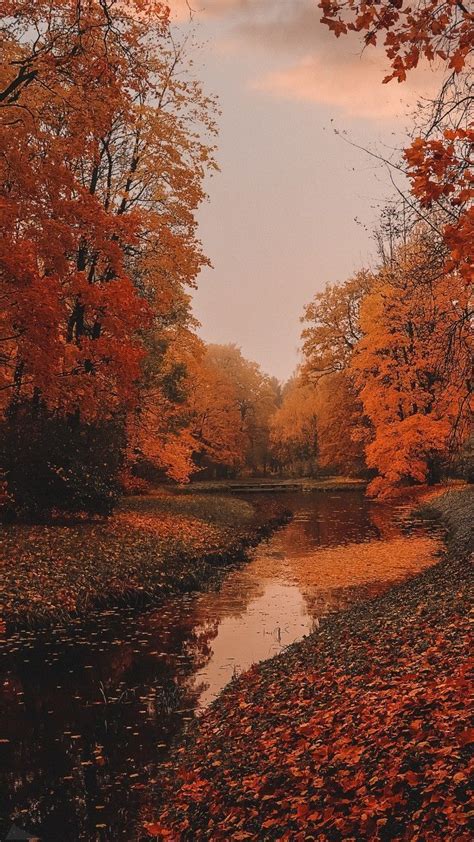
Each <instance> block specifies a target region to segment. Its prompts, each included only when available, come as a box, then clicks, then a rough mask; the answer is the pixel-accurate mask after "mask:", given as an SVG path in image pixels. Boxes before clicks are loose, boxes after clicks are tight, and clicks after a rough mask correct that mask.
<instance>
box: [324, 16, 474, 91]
mask: <svg viewBox="0 0 474 842" xmlns="http://www.w3.org/2000/svg"><path fill="white" fill-rule="evenodd" d="M319 7H320V9H322V11H323V17H322V18H321V22H322V23H324V24H325V25H326V26H328V27H329V29H331V30H332V31H333V32H334V33H335V35H336V36H339V35H341V34H345V33H346V32H349V31H356V32H364V33H366V34H365V36H364V41H365V43H366V44H375V43H376V41H377V35H381V36H382V37H383V39H384V47H385V51H386V53H387V56H388V58H389V59H390V61H391V64H392V68H393V72H392V74H391V75H390V76H388V77H387V78H386V80H384V81H389V80H390V79H392V78H396V79H398V80H399V81H403V80H404V79H405V77H406V72H407V71H409V70H411V69H412V68H415V67H417V66H418V63H419V61H420V59H421V57H422V56H423V57H425V58H426V59H428V61H433V59H434V58H435V56H437V57H439V58H441V59H442V60H443V61H445V62H448V59H449V62H448V65H449V67H450V68H452V69H453V70H454V71H455V72H456V73H460V72H461V71H462V70H463V68H464V66H465V64H466V61H467V57H468V54H469V49H470V47H472V13H471V12H470V10H469V8H468V6H464V5H463V4H462V3H459V2H457V0H448V2H446V3H439V2H438V0H427V2H415V3H408V2H406V0H395V2H394V0H382V2H380V3H377V4H374V3H370V2H366V0H362V2H361V0H347V2H346V0H344V2H342V0H335V2H333V0H320V2H319Z"/></svg>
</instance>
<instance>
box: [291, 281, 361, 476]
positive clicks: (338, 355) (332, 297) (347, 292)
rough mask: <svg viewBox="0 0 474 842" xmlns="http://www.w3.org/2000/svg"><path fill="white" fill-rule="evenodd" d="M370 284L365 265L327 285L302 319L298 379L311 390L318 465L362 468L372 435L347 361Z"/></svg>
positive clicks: (358, 336)
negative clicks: (359, 270) (313, 396)
mask: <svg viewBox="0 0 474 842" xmlns="http://www.w3.org/2000/svg"><path fill="white" fill-rule="evenodd" d="M371 284H372V276H371V274H370V273H369V272H368V271H365V270H364V271H361V272H358V273H356V274H355V275H354V276H353V277H352V278H350V279H349V280H348V281H346V283H344V284H333V285H331V284H327V285H326V288H325V289H324V291H323V292H319V293H317V294H316V295H315V296H314V298H313V301H312V302H311V303H310V304H309V305H308V306H307V307H306V309H305V312H304V316H303V319H302V321H303V323H304V328H303V332H302V339H303V344H302V352H303V365H302V378H303V381H305V382H306V383H309V384H312V387H313V389H314V394H315V402H316V403H315V405H316V415H317V423H318V446H319V466H320V467H321V468H324V469H332V470H335V471H338V472H344V473H359V472H360V471H361V470H363V468H364V455H363V454H364V443H365V442H366V441H367V440H368V438H369V437H370V424H369V422H368V419H367V418H366V417H365V416H364V413H363V409H362V405H361V404H360V402H359V401H358V396H357V391H356V389H355V386H354V378H353V374H352V371H351V368H350V363H351V359H352V355H353V353H354V349H355V348H356V346H357V343H358V342H359V341H360V339H361V337H362V330H361V326H360V307H361V303H362V301H363V300H364V298H365V296H366V295H367V293H368V291H369V289H370V288H371Z"/></svg>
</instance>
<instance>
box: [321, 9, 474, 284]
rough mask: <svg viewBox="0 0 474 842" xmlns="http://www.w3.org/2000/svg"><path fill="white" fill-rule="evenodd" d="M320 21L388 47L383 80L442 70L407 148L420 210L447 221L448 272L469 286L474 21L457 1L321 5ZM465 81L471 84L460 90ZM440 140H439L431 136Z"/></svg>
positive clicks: (473, 232)
mask: <svg viewBox="0 0 474 842" xmlns="http://www.w3.org/2000/svg"><path fill="white" fill-rule="evenodd" d="M319 7H320V8H321V9H322V11H323V18H322V22H323V23H325V24H326V25H327V26H329V28H330V29H331V30H333V32H334V33H335V35H336V36H337V37H339V36H340V35H341V34H346V33H347V32H348V31H351V30H352V31H355V32H362V33H365V35H364V42H365V44H366V45H375V44H377V41H378V38H379V36H383V39H384V40H383V45H384V49H385V52H386V55H387V57H388V59H389V60H390V63H391V67H392V72H391V74H390V75H388V76H386V77H385V79H384V80H383V81H384V82H388V81H390V80H391V79H397V80H398V81H399V82H403V81H404V80H405V79H406V76H407V73H408V72H410V71H412V70H413V69H414V68H416V67H417V66H418V63H419V62H420V60H421V59H422V58H424V59H427V60H428V61H429V62H434V61H435V60H436V62H437V63H438V64H440V63H441V64H444V67H445V70H446V78H445V80H444V84H443V86H442V89H441V91H440V93H439V96H438V98H437V100H436V101H435V102H434V103H433V105H434V109H433V114H432V115H431V117H430V121H429V125H428V126H427V129H426V130H425V132H424V133H423V136H422V137H416V138H415V139H414V140H413V142H412V143H411V145H410V146H408V148H407V149H405V152H404V156H405V160H406V164H407V175H408V177H409V179H410V181H411V190H412V193H413V195H414V196H415V198H416V200H417V201H418V202H419V203H420V206H421V207H422V208H434V210H436V211H437V212H438V213H440V214H441V217H442V218H443V219H444V223H443V237H444V241H445V244H446V246H447V250H448V252H449V257H448V260H447V266H446V270H447V271H453V270H454V269H457V271H458V272H460V274H461V275H462V276H463V277H464V279H465V282H466V283H472V280H473V274H472V240H473V236H474V210H473V207H472V199H473V192H474V191H473V172H472V147H473V141H474V134H473V131H472V95H471V91H470V83H469V58H470V56H471V54H472V47H473V44H474V14H473V12H472V9H470V8H469V5H468V4H467V5H466V4H464V3H463V2H460V0H446V2H443V3H440V2H438V0H423V2H421V0H417V2H415V3H407V2H405V0H397V2H393V0H378V2H367V0H363V2H359V0H320V2H319ZM463 75H464V76H466V79H467V84H466V87H465V88H464V89H463V87H462V82H463ZM433 134H434V135H435V136H434V137H433V136H432V135H433Z"/></svg>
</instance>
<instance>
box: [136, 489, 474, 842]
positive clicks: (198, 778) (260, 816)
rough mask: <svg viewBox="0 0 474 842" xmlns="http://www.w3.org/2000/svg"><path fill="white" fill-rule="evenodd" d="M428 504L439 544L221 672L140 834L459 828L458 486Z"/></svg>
mask: <svg viewBox="0 0 474 842" xmlns="http://www.w3.org/2000/svg"><path fill="white" fill-rule="evenodd" d="M428 509H429V510H428ZM428 509H427V507H424V512H425V514H426V515H430V516H433V515H436V517H438V518H440V519H442V520H443V522H444V523H445V524H446V526H447V529H448V549H449V552H448V554H447V555H446V557H445V558H444V559H443V560H442V561H441V562H440V563H438V564H436V565H434V566H433V567H431V568H428V569H426V570H425V571H423V572H422V573H421V574H419V575H418V576H416V577H414V578H412V579H410V580H408V581H406V582H404V583H403V584H401V585H398V586H396V587H394V588H392V589H391V590H390V591H389V592H388V593H387V594H385V595H384V596H382V597H379V598H377V599H375V600H372V601H369V602H365V603H362V604H359V605H357V606H355V607H353V608H351V609H350V610H348V611H345V612H342V613H340V614H336V615H333V616H331V617H330V618H329V619H328V620H327V621H325V622H324V623H323V624H322V625H321V627H320V628H319V629H318V630H317V631H316V632H315V633H314V634H312V635H310V636H309V637H308V638H306V639H304V640H303V641H302V642H301V643H298V644H295V645H293V646H291V647H289V648H288V649H287V650H286V651H285V652H284V653H283V654H281V655H279V656H277V657H276V658H274V659H272V660H270V661H266V662H263V663H261V664H259V665H257V666H255V667H253V668H252V669H251V670H250V671H249V672H247V673H246V674H245V675H243V676H242V677H241V678H240V679H238V680H237V681H235V682H233V683H232V684H231V685H229V686H228V688H227V689H226V690H225V691H224V692H223V693H222V695H221V696H220V697H219V699H218V700H217V701H216V703H215V704H214V705H213V706H212V707H211V708H210V710H209V711H208V713H207V714H206V715H205V716H204V717H203V719H202V720H201V725H200V729H199V732H198V734H197V736H196V737H195V738H194V739H193V741H192V742H190V743H189V744H188V745H187V746H186V748H185V749H184V748H181V749H179V750H178V752H177V754H176V755H175V757H174V759H173V761H172V763H171V765H170V768H169V770H168V783H167V785H166V781H165V799H164V800H162V802H161V803H162V804H163V805H164V806H162V808H161V814H159V815H156V814H155V815H153V816H150V817H149V821H148V822H147V823H145V825H144V827H145V835H148V838H149V837H150V836H155V837H157V838H161V839H173V840H199V839H209V840H211V839H212V840H228V839H233V840H234V839H235V840H246V839H248V840H252V839H253V840H293V839H296V840H306V839H317V840H334V842H339V841H340V842H342V840H356V839H366V840H372V839H373V840H382V842H384V841H385V840H387V841H388V840H415V839H417V840H423V842H438V840H439V839H449V840H450V842H454V840H456V842H464V840H466V842H467V840H468V839H470V838H471V837H470V834H469V832H468V830H467V821H468V809H469V797H468V791H467V782H468V779H469V774H470V771H472V768H471V769H470V764H471V767H472V761H471V759H470V758H471V751H470V749H469V744H470V743H471V742H472V739H473V736H474V735H473V730H472V728H470V710H469V698H468V675H467V668H468V665H467V653H468V651H469V646H468V642H469V623H468V613H469V609H470V608H471V607H472V577H470V574H471V572H472V570H471V568H470V559H469V551H470V550H472V548H473V531H472V530H473V527H472V520H473V519H472V512H473V510H474V491H473V489H472V488H469V489H464V490H461V491H450V492H448V493H447V494H445V495H443V496H441V497H439V498H436V499H433V500H431V501H430V503H429V507H428ZM162 784H163V782H160V786H161V785H162ZM161 797H162V796H161ZM158 798H160V794H159V793H157V799H158Z"/></svg>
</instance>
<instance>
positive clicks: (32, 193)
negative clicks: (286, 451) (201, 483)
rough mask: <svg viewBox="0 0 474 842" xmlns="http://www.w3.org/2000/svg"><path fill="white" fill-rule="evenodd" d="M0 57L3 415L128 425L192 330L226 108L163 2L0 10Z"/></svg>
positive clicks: (175, 450)
mask: <svg viewBox="0 0 474 842" xmlns="http://www.w3.org/2000/svg"><path fill="white" fill-rule="evenodd" d="M0 48H1V49H2V56H5V57H6V60H5V61H3V62H2V67H1V68H0V150H1V155H0V181H1V184H2V188H1V194H0V223H1V226H2V232H3V237H2V241H1V243H0V296H1V300H2V315H1V317H0V337H1V339H0V343H1V344H0V396H1V401H2V405H1V407H0V408H1V409H2V410H3V411H5V410H7V409H8V407H9V406H10V405H11V404H12V403H13V402H18V401H20V400H25V399H26V400H29V399H31V398H32V397H34V398H35V399H37V400H38V399H39V400H41V402H42V403H43V404H44V405H45V406H47V407H48V408H49V409H51V410H55V411H58V412H60V413H70V412H80V415H81V417H82V418H83V419H84V420H86V421H87V420H92V419H95V418H97V417H101V416H104V415H111V414H114V415H115V416H116V417H120V416H121V415H123V413H124V411H126V412H132V411H134V410H135V409H136V407H137V406H138V405H139V403H140V400H141V396H140V390H139V388H138V387H139V384H141V387H142V388H143V366H144V361H145V358H146V356H147V353H148V351H149V343H150V341H152V340H149V339H148V337H149V335H150V333H151V335H152V336H153V337H156V336H157V335H158V336H159V341H160V342H161V343H162V344H163V345H164V346H168V345H169V344H170V342H172V341H173V336H172V330H171V328H170V326H172V325H173V324H176V323H178V324H181V325H186V324H187V323H189V299H188V298H187V296H186V294H185V293H184V287H185V286H186V285H194V282H195V278H196V276H197V274H198V272H199V269H200V268H201V266H202V265H203V263H205V262H206V258H205V257H204V256H203V254H202V250H201V246H200V243H199V241H198V240H197V237H196V220H195V210H196V208H197V206H198V205H199V203H200V202H201V200H202V199H203V197H204V192H203V187H202V182H203V178H204V174H205V171H206V170H207V169H208V168H212V167H214V163H213V160H212V147H211V146H209V144H208V142H207V141H203V140H202V139H201V134H202V135H203V136H204V135H205V134H206V133H208V132H212V131H213V125H212V120H211V117H210V114H211V112H212V108H213V104H212V103H211V101H210V100H209V99H207V98H206V97H205V96H204V95H203V93H202V91H201V88H200V86H199V84H198V83H197V82H194V81H189V82H188V81H186V77H185V74H183V70H185V63H186V58H185V55H184V53H183V51H182V50H181V49H180V48H179V46H177V45H176V44H175V43H174V42H173V40H172V39H171V38H170V36H169V31H168V9H167V7H166V5H164V4H162V3H160V2H156V0H131V2H129V3H126V4H123V3H115V2H111V0H103V1H102V2H98V0H91V2H89V3H87V4H78V3H77V2H76V0H54V2H53V0H38V2H35V3H33V4H32V3H26V2H18V3H11V2H10V0H0ZM146 386H147V388H148V386H149V383H147V384H146ZM155 386H156V383H155ZM163 403H166V398H163V397H162V400H161V403H160V401H158V404H159V405H160V406H161V404H163ZM168 409H169V407H168ZM132 426H133V425H132ZM165 428H166V424H162V425H161V430H162V431H164V430H165ZM162 441H163V446H164V448H165V450H166V453H163V461H164V462H165V463H166V464H169V465H170V466H171V470H172V471H173V470H174V468H173V466H174V465H175V464H176V466H177V467H176V470H175V473H176V474H177V475H179V476H180V477H181V476H183V475H184V474H185V473H186V470H187V469H185V468H184V467H183V456H182V454H181V449H180V447H178V446H177V445H176V442H175V440H174V439H172V440H171V441H169V442H168V441H167V442H166V447H165V444H164V439H163V440H162Z"/></svg>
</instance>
